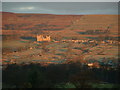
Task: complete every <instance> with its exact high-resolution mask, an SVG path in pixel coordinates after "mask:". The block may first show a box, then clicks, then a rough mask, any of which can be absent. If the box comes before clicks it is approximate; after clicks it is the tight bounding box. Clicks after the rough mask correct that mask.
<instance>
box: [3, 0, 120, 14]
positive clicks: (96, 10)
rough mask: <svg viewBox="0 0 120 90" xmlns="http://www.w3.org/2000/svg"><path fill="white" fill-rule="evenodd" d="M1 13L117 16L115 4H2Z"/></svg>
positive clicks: (116, 4) (116, 5)
mask: <svg viewBox="0 0 120 90" xmlns="http://www.w3.org/2000/svg"><path fill="white" fill-rule="evenodd" d="M2 11H5V12H16V13H46V14H118V3H117V2H2Z"/></svg>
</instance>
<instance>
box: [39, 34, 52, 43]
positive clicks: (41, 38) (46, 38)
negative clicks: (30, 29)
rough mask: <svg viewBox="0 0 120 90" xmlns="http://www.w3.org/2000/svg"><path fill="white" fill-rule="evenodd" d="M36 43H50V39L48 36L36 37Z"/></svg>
mask: <svg viewBox="0 0 120 90" xmlns="http://www.w3.org/2000/svg"><path fill="white" fill-rule="evenodd" d="M37 41H48V42H49V41H51V38H50V36H49V35H47V36H45V37H44V36H43V35H37Z"/></svg>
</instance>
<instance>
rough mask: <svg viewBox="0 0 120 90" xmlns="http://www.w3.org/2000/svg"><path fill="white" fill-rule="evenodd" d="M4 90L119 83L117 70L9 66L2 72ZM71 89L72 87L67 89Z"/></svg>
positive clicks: (74, 64)
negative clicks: (8, 89)
mask: <svg viewBox="0 0 120 90" xmlns="http://www.w3.org/2000/svg"><path fill="white" fill-rule="evenodd" d="M2 76H3V79H2V80H3V81H2V82H3V83H2V84H3V89H4V88H57V86H60V85H62V86H61V88H65V87H64V86H65V85H66V84H67V83H70V84H72V85H73V86H74V87H75V88H92V83H100V82H101V81H102V82H109V83H114V84H116V83H119V81H118V77H117V76H118V71H117V70H109V71H108V70H103V69H97V68H93V69H90V68H88V67H87V66H82V65H81V63H79V62H77V63H73V62H71V63H68V64H50V65H48V66H42V65H41V64H33V63H31V64H29V65H25V64H21V65H17V64H11V65H8V66H7V68H5V69H3V71H2ZM68 88H72V87H68Z"/></svg>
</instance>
